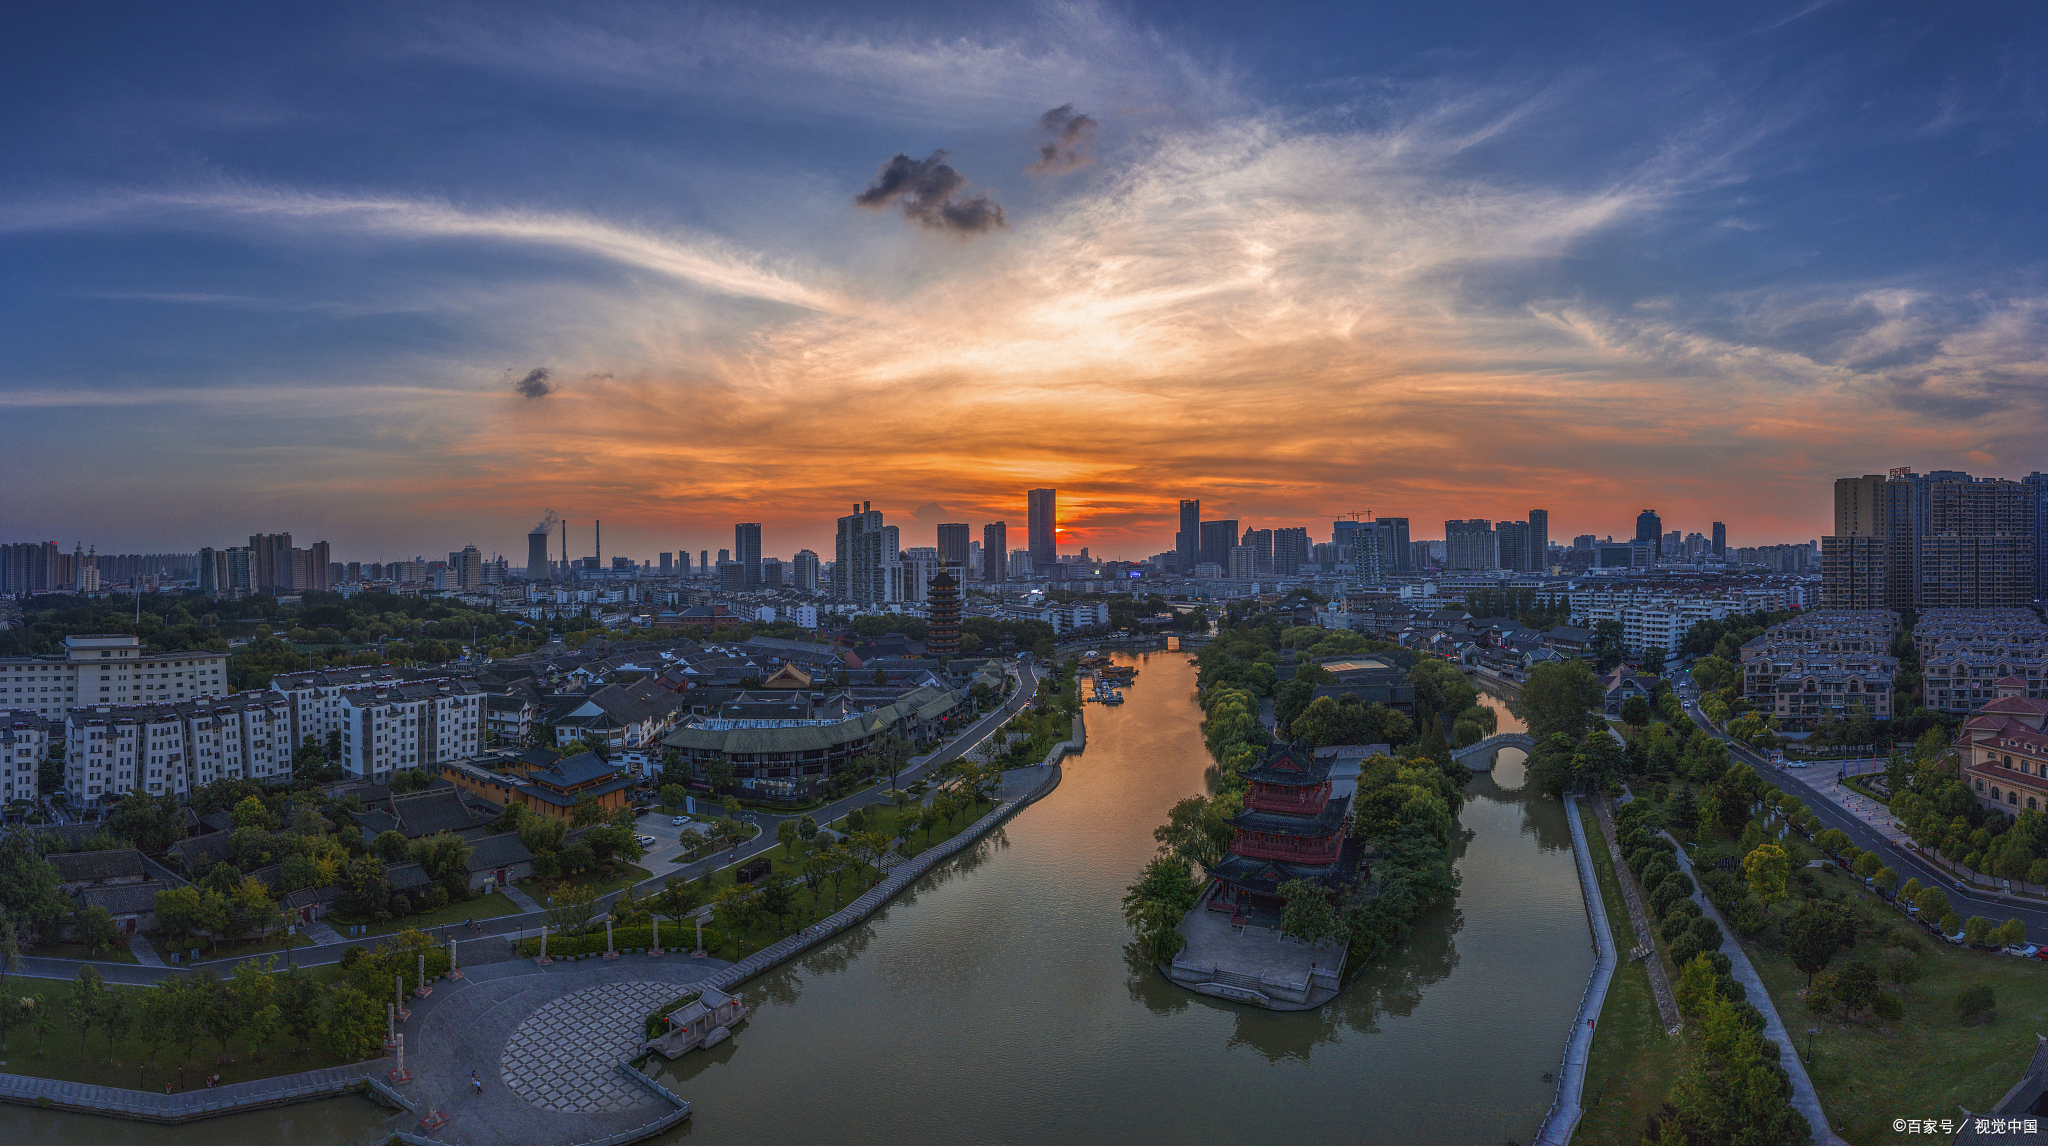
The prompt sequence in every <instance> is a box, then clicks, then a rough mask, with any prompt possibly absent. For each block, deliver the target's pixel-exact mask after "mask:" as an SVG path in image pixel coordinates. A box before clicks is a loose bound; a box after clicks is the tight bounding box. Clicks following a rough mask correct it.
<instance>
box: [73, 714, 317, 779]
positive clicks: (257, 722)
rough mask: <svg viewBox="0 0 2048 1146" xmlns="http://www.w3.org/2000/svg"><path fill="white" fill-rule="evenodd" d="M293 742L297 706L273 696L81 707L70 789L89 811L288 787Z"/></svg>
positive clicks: (76, 719) (76, 722) (75, 719)
mask: <svg viewBox="0 0 2048 1146" xmlns="http://www.w3.org/2000/svg"><path fill="white" fill-rule="evenodd" d="M290 740H291V703H290V702H289V701H287V700H286V699H285V698H284V697H283V696H281V695H279V694H278V693H274V692H239V693H235V694H234V695H232V696H225V697H217V698H202V699H199V700H188V701H182V702H173V703H170V704H130V705H110V704H100V705H93V706H91V707H87V708H74V709H72V710H71V711H70V712H68V713H66V714H65V718H64V743H65V751H64V787H65V790H66V791H67V792H69V793H70V794H71V799H72V803H73V804H74V805H88V806H89V805H93V804H110V803H113V802H114V801H116V800H119V799H120V798H121V797H122V796H124V795H126V794H128V793H129V792H134V791H139V792H144V793H146V794H148V795H151V796H170V795H184V794H186V793H188V792H190V791H192V790H193V789H194V788H197V787H200V786H202V785H206V784H211V783H213V782H214V781H216V780H240V779H249V780H264V781H272V782H275V781H281V780H285V779H287V778H289V777H290V776H291V771H292V752H291V743H290Z"/></svg>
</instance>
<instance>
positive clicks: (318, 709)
mask: <svg viewBox="0 0 2048 1146" xmlns="http://www.w3.org/2000/svg"><path fill="white" fill-rule="evenodd" d="M401 679H403V678H401V677H400V676H399V673H398V670H397V669H394V668H392V667H391V666H390V665H376V666H367V667H360V668H332V669H314V670H312V671H309V672H285V673H279V674H277V675H276V676H274V677H271V678H270V689H271V691H272V692H278V693H283V694H284V697H285V699H286V700H289V701H291V705H292V733H291V742H292V747H293V748H295V749H296V748H297V747H298V746H299V745H301V744H304V743H305V742H306V738H307V737H308V736H310V737H312V738H313V742H314V743H316V744H318V745H319V746H320V747H322V748H325V747H327V734H328V733H330V732H339V731H341V721H342V716H341V694H342V692H343V691H344V690H346V689H351V688H361V687H363V686H364V685H367V684H377V683H380V682H388V683H396V682H397V681H399V680H401Z"/></svg>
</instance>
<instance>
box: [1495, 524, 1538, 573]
mask: <svg viewBox="0 0 2048 1146" xmlns="http://www.w3.org/2000/svg"><path fill="white" fill-rule="evenodd" d="M1493 534H1494V545H1495V548H1496V549H1497V550H1498V551H1499V553H1500V567H1501V568H1502V569H1512V570H1514V571H1516V572H1518V573H1533V572H1535V571H1536V560H1537V558H1536V554H1535V551H1534V548H1533V546H1532V544H1531V541H1530V537H1529V523H1528V522H1526V521H1496V522H1494V523H1493Z"/></svg>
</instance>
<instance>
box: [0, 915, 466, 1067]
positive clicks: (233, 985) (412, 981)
mask: <svg viewBox="0 0 2048 1146" xmlns="http://www.w3.org/2000/svg"><path fill="white" fill-rule="evenodd" d="M421 956H425V958H426V977H427V981H428V982H430V983H431V982H432V981H434V980H435V979H438V978H439V977H440V976H442V975H444V974H446V973H447V971H448V966H449V963H448V952H447V950H446V948H443V947H441V946H440V945H438V944H436V943H435V942H433V941H432V940H431V939H429V938H427V937H426V936H424V935H422V934H420V933H419V932H417V931H409V932H406V933H404V934H402V935H399V936H397V937H396V938H395V939H393V940H392V941H390V942H388V943H385V944H383V945H380V946H379V947H377V948H375V949H368V948H363V947H351V948H349V949H348V952H347V953H346V955H345V956H344V957H343V959H342V961H341V962H340V963H338V964H330V965H327V966H324V967H319V968H306V967H298V968H286V969H279V968H278V966H277V960H276V959H275V958H271V959H266V960H264V961H262V962H260V963H259V962H257V961H256V960H253V959H250V960H244V961H243V962H241V963H238V964H236V965H235V967H234V969H233V971H232V972H230V973H229V974H226V975H222V976H220V977H218V978H213V977H208V976H204V975H200V974H174V975H170V976H168V977H166V978H165V979H163V980H162V981H160V982H158V983H157V984H156V985H154V986H149V987H129V986H119V985H111V984H108V983H107V982H105V981H104V980H103V979H102V978H101V976H100V974H99V972H98V971H97V970H96V969H94V968H92V967H90V966H87V967H81V968H79V970H78V977H77V978H75V979H73V980H71V981H70V982H64V981H61V980H47V979H24V978H21V977H19V976H15V977H11V978H9V977H6V976H0V1004H4V1005H0V1055H4V1056H5V1058H6V1065H7V1069H8V1070H9V1071H10V1072H12V1073H15V1074H26V1075H31V1076H34V1077H38V1078H56V1079H63V1080H66V1081H72V1082H91V1083H99V1084H101V1085H110V1086H123V1087H134V1088H138V1089H150V1090H154V1089H157V1088H159V1087H168V1088H170V1089H173V1090H184V1089H187V1088H188V1087H191V1086H197V1085H200V1082H201V1079H203V1078H204V1077H206V1076H208V1075H218V1076H219V1078H220V1081H221V1082H223V1083H231V1082H244V1081H248V1080H251V1079H257V1078H268V1077H271V1076H273V1075H279V1074H292V1073H296V1072H298V1071H303V1070H317V1069H319V1068H321V1067H327V1066H335V1065H338V1064H340V1063H345V1062H354V1061H359V1060H362V1059H366V1058H374V1057H376V1056H378V1055H381V1054H383V1053H384V1048H383V1039H384V1030H385V1015H384V1005H385V1003H386V1002H389V1001H391V1000H393V999H394V998H395V996H396V992H397V989H398V985H399V980H400V979H401V978H402V979H403V982H404V987H405V990H406V991H407V992H410V991H411V990H412V989H413V988H415V987H417V986H418V985H419V967H420V963H419V960H420V957H421Z"/></svg>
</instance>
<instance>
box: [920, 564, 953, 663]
mask: <svg viewBox="0 0 2048 1146" xmlns="http://www.w3.org/2000/svg"><path fill="white" fill-rule="evenodd" d="M928 598H929V611H930V621H929V622H928V623H927V624H926V626H925V637H924V647H925V650H926V651H927V652H931V653H936V654H937V655H939V656H942V657H955V656H959V655H960V582H958V581H956V580H954V579H953V575H952V574H951V573H948V572H947V571H946V567H945V566H943V565H942V566H940V567H939V575H938V576H936V577H934V578H932V580H931V585H930V593H929V594H928Z"/></svg>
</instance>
